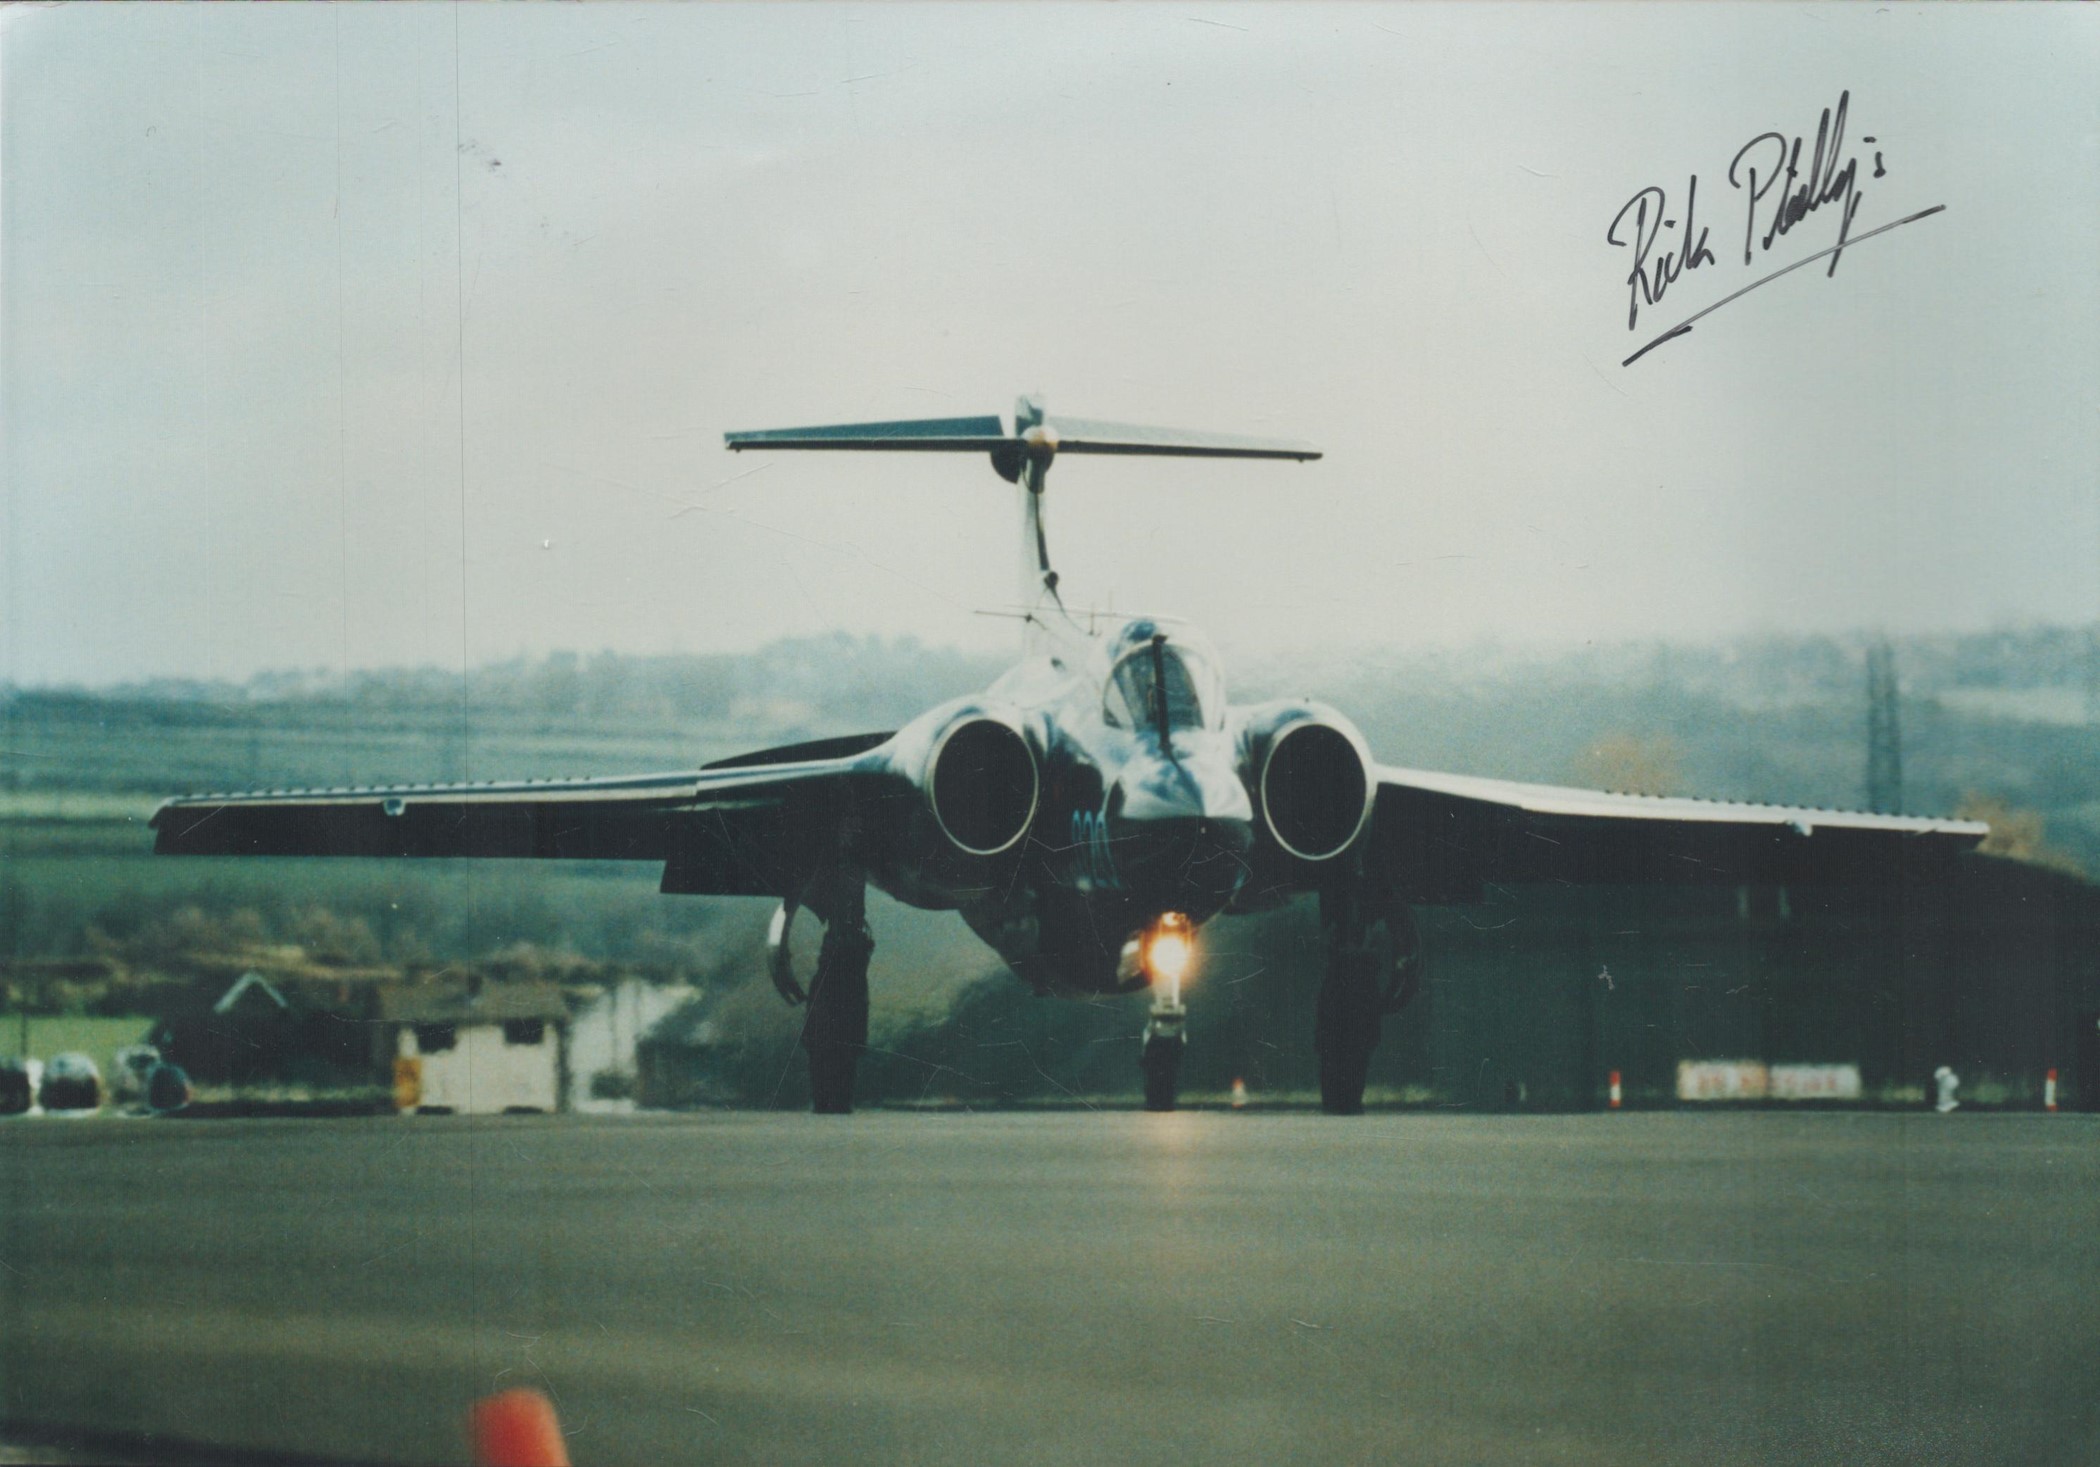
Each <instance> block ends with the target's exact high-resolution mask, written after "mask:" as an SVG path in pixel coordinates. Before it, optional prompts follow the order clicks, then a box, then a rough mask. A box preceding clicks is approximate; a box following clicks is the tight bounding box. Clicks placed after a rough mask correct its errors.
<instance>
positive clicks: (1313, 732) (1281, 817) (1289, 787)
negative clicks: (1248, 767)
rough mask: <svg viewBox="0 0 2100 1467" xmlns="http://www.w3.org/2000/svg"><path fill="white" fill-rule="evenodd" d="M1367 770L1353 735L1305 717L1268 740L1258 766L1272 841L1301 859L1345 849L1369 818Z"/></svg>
mask: <svg viewBox="0 0 2100 1467" xmlns="http://www.w3.org/2000/svg"><path fill="white" fill-rule="evenodd" d="M1374 793H1375V791H1374V790H1373V787H1372V782H1371V771H1370V769H1369V767H1368V765H1367V764H1366V763H1365V760H1364V755H1363V750H1362V748H1361V747H1360V746H1359V744H1358V742H1357V741H1356V740H1355V739H1352V738H1351V737H1350V736H1349V735H1348V734H1347V733H1346V732H1344V731H1343V730H1342V729H1340V728H1337V727H1335V726H1334V725H1333V724H1330V723H1322V722H1318V721H1316V720H1312V719H1307V720H1305V721H1303V722H1300V723H1294V724H1291V725H1289V726H1287V727H1286V728H1284V729H1283V730H1282V731H1280V732H1279V733H1277V735H1276V736H1275V737H1274V738H1273V739H1271V740H1270V742H1269V749H1268V755H1267V757H1266V758H1264V759H1263V760H1262V766H1261V786H1260V794H1261V816H1262V820H1263V822H1264V823H1265V824H1266V825H1267V826H1268V827H1269V833H1270V834H1271V835H1273V836H1274V837H1275V838H1276V843H1277V844H1278V845H1280V846H1282V847H1283V848H1284V850H1286V851H1288V852H1289V853H1290V854H1291V855H1293V856H1296V857H1298V858H1299V859H1300V860H1302V861H1325V860H1328V859H1330V858H1332V857H1334V856H1338V855H1340V854H1341V853H1342V852H1343V851H1346V850H1347V849H1349V847H1350V845H1351V844H1352V843H1353V842H1354V841H1355V840H1356V836H1357V832H1358V831H1360V830H1362V829H1363V827H1364V822H1365V821H1366V820H1367V819H1369V818H1370V814H1371V797H1372V795H1373V794H1374Z"/></svg>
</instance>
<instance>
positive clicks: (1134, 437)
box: [724, 397, 1320, 620]
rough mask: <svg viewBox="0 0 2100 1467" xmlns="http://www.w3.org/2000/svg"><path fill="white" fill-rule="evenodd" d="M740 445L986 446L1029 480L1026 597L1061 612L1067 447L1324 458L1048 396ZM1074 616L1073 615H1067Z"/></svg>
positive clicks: (1308, 448) (760, 436)
mask: <svg viewBox="0 0 2100 1467" xmlns="http://www.w3.org/2000/svg"><path fill="white" fill-rule="evenodd" d="M724 438H725V439H726V441H727V442H728V445H729V447H730V449H731V450H733V451H741V450H743V449H747V448H829V449H861V450H864V451H871V452H888V453H983V454H987V455H989V456H990V458H991V461H992V467H993V468H994V469H995V470H997V471H998V474H999V477H1000V478H1002V479H1004V480H1006V482H1007V483H1009V484H1016V485H1018V486H1020V488H1021V491H1022V493H1021V529H1022V547H1021V553H1022V598H1021V600H1022V605H1024V606H1027V607H1029V608H1031V614H1033V612H1034V611H1037V610H1041V609H1043V607H1044V603H1045V602H1046V601H1047V602H1049V603H1050V604H1051V605H1053V606H1055V607H1056V609H1057V610H1058V612H1059V613H1060V614H1062V613H1063V612H1064V603H1063V601H1062V600H1061V599H1059V597H1058V593H1057V572H1056V571H1055V570H1052V569H1051V567H1050V546H1049V541H1048V538H1047V536H1046V533H1045V530H1044V527H1043V491H1044V487H1045V484H1046V482H1047V480H1048V478H1049V474H1050V465H1051V464H1052V463H1053V462H1054V461H1055V460H1056V459H1057V458H1059V457H1060V456H1061V455H1065V454H1074V453H1116V454H1126V455H1142V456H1151V457H1157V458H1288V459H1298V460H1301V461H1303V460H1308V459H1316V458H1318V457H1319V456H1320V450H1319V449H1317V448H1314V447H1313V446H1312V445H1311V444H1309V443H1300V442H1297V441H1295V440H1292V439H1285V438H1248V437H1243V436H1241V435H1239V434H1233V433H1203V432H1196V431H1192V430H1190V429H1186V428H1148V427H1142V426H1140V425H1138V424H1135V423H1107V422H1102V421H1100V420H1099V419H1096V418H1067V417H1063V416H1058V417H1052V416H1051V415H1050V414H1049V413H1048V412H1047V411H1046V410H1045V409H1044V407H1043V403H1042V399H1040V398H1037V397H1023V398H1021V399H1020V400H1019V401H1018V402H1016V403H1015V404H1014V417H1013V425H1012V427H1011V429H1009V428H1008V427H1007V425H1006V424H1005V423H1003V422H1001V421H1000V420H999V419H998V418H996V417H989V416H987V417H981V418H909V419H904V420H902V421H899V422H892V423H834V424H827V425H824V426H821V427H814V428H763V429H760V430H758V431H756V432H749V433H729V434H725V435H724ZM1067 620H1069V618H1067Z"/></svg>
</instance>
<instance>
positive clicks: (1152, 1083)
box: [1138, 974, 1189, 1110]
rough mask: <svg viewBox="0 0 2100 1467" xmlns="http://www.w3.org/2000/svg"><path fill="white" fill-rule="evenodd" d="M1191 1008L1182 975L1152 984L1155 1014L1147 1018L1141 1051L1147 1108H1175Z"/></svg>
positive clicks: (1139, 1055)
mask: <svg viewBox="0 0 2100 1467" xmlns="http://www.w3.org/2000/svg"><path fill="white" fill-rule="evenodd" d="M1188 1016H1189V1011H1188V1008H1187V1006H1186V1005H1184V1004H1183V1003H1182V1001H1181V978H1180V975H1179V974H1176V975H1175V976H1174V977H1171V978H1167V977H1162V978H1160V979H1159V980H1157V981H1156V982H1155V983H1154V984H1153V985H1152V1014H1151V1017H1150V1018H1148V1019H1147V1020H1146V1021H1145V1043H1144V1047H1143V1048H1142V1049H1140V1050H1139V1051H1138V1068H1139V1069H1140V1070H1142V1071H1143V1072H1144V1075H1145V1109H1146V1110H1172V1109H1174V1100H1175V1092H1176V1089H1177V1087H1178V1086H1179V1084H1180V1081H1181V1052H1182V1050H1183V1049H1185V1048H1186V1047H1187V1044H1188V1040H1187V1038H1186V1036H1184V1035H1183V1033H1182V1028H1183V1025H1184V1024H1185V1023H1186V1022H1187V1020H1188Z"/></svg>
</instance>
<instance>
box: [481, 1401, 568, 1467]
mask: <svg viewBox="0 0 2100 1467" xmlns="http://www.w3.org/2000/svg"><path fill="white" fill-rule="evenodd" d="M467 1434H468V1435H469V1436H471V1437H472V1438H473V1439H474V1467H569V1447H568V1443H566V1442H564V1441H563V1440H562V1439H561V1422H560V1421H558V1420H556V1419H555V1415H554V1403H553V1402H551V1401H549V1400H548V1399H547V1398H546V1397H545V1396H543V1395H541V1394H540V1393H539V1392H538V1391H528V1390H523V1389H520V1390H514V1391H504V1392H502V1393H501V1394H500V1395H494V1396H484V1397H483V1398H482V1399H481V1400H478V1401H476V1402H475V1403H474V1409H473V1410H471V1411H469V1412H468V1413H467Z"/></svg>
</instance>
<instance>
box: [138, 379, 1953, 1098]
mask: <svg viewBox="0 0 2100 1467" xmlns="http://www.w3.org/2000/svg"><path fill="white" fill-rule="evenodd" d="M727 443H728V447H729V448H730V449H732V450H737V451H753V450H757V451H783V450H799V449H814V450H833V451H884V452H937V453H973V454H984V455H986V456H988V457H989V458H990V460H991V463H992V467H993V468H994V469H995V470H996V471H997V472H998V474H999V476H1000V477H1001V478H1002V479H1004V480H1006V481H1007V482H1008V483H1010V484H1014V485H1016V486H1017V487H1018V490H1019V499H1020V503H1021V507H1022V519H1023V527H1024V545H1025V547H1026V548H1025V557H1026V563H1027V576H1028V579H1029V582H1030V584H1029V586H1028V589H1027V600H1026V602H1025V605H1026V608H1027V609H1026V613H1025V622H1026V634H1025V635H1026V648H1025V655H1024V656H1023V658H1022V660H1021V661H1020V663H1019V664H1018V665H1017V666H1016V667H1014V668H1013V669H1012V670H1011V671H1010V672H1008V673H1007V674H1005V675H1004V676H1003V677H1001V678H1000V679H999V680H998V681H997V682H995V683H994V684H993V685H992V686H991V687H990V688H989V689H987V690H986V691H985V692H984V693H982V694H979V695H977V696H973V697H966V698H960V699H957V700H955V701H954V702H950V703H945V704H942V705H941V706H940V707H937V708H934V709H931V710H929V711H928V712H926V713H924V714H922V715H921V716H920V717H918V718H917V719H915V720H913V721H912V722H911V723H909V724H907V725H906V726H905V727H903V728H901V729H898V730H896V731H894V732H883V733H865V734H853V735H847V736H844V737H839V738H830V739H822V740H818V741H816V742H813V743H804V744H796V745H793V746H790V747H786V748H776V749H766V750H762V751H759V752H757V753H751V754H744V755H741V756H738V757H736V758H731V759H722V760H718V761H716V762H715V763H713V764H709V765H706V766H705V767H703V768H701V769H698V770H693V771H688V772H683V773H676V774H661V775H649V776H638V777H627V778H608V779H587V780H528V781H524V782H515V783H494V784H474V785H405V786H397V787H389V788H373V789H325V790H267V791H259V792H251V793H245V794H213V795H194V796H189V797H185V798H182V799H176V800H170V801H169V802H167V803H166V804H164V805H163V806H161V808H160V809H159V810H158V811H157V812H156V813H155V814H154V817H153V826H154V829H155V831H156V832H157V835H156V842H155V846H154V849H155V850H156V851H158V852H161V853H163V854H170V855H254V856H396V857H400V856H468V857H543V858H550V859H559V860H577V859H589V860H618V861H649V862H652V863H654V862H660V863H662V868H663V878H662V890H664V891H665V892H671V893H699V894H707V895H714V896H754V897H768V898H771V899H772V900H774V901H776V902H777V903H778V904H779V906H778V908H777V910H776V912H775V914H774V917H773V923H772V930H771V935H770V943H769V964H770V967H771V974H772V978H773V981H774V984H775V986H776V987H778V989H779V990H780V993H781V995H782V996H783V997H784V998H785V999H786V1000H787V1001H788V1002H790V1003H793V1004H805V1005H807V1014H806V1016H805V1019H804V1023H803V1028H802V1036H801V1042H802V1046H803V1048H804V1049H805V1050H806V1051H807V1054H808V1061H809V1073H810V1088H811V1094H812V1101H813V1106H814V1108H815V1109H816V1110H817V1111H819V1112H833V1113H836V1112H845V1111H849V1110H851V1109H852V1104H853V1082H854V1070H855V1065H856V1062H857V1060H858V1057H859V1055H860V1054H861V1053H862V1052H863V1051H864V1049H865V1047H866V1043H867V1035H868V969H869V964H870V958H871V956H872V954H873V951H874V941H873V938H872V936H871V935H870V933H869V930H868V922H867V915H866V893H867V888H868V886H869V885H870V884H871V883H872V884H873V885H875V886H877V887H879V888H881V889H882V890H883V891H885V892H887V893H889V894H890V895H891V896H893V897H895V898H896V899H897V900H899V901H902V902H906V903H908V904H910V905H913V906H917V907H924V908H932V909H938V910H953V911H956V912H958V913H960V914H961V916H962V919H963V921H964V922H966V923H967V924H968V925H969V927H970V929H971V930H972V931H973V932H975V933H976V934H977V936H978V937H980V938H981V939H983V941H984V942H985V943H987V944H988V945H989V946H990V947H991V948H992V949H993V951H995V952H997V953H998V954H999V956H1000V957H1001V958H1002V959H1003V960H1004V961H1005V962H1006V963H1007V965H1008V966H1009V967H1011V968H1012V970H1013V971H1014V973H1016V974H1017V975H1018V976H1019V977H1020V978H1021V979H1022V980H1023V981H1024V982H1026V983H1028V984H1029V985H1030V986H1032V987H1033V988H1034V989H1035V990H1036V991H1037V992H1038V993H1043V994H1066V995H1085V994H1104V993H1122V992H1130V991H1135V990H1137V989H1140V988H1146V987H1149V988H1150V989H1151V990H1152V995H1153V997H1152V1003H1151V1011H1150V1017H1149V1019H1148V1021H1147V1023H1146V1025H1145V1028H1144V1032H1143V1034H1142V1036H1141V1039H1140V1042H1139V1044H1138V1054H1139V1065H1140V1069H1141V1071H1142V1075H1143V1081H1144V1095H1145V1103H1146V1105H1147V1107H1148V1108H1151V1109H1155V1110H1166V1109H1172V1108H1173V1106H1174V1104H1175V1099H1176V1080H1177V1076H1178V1073H1179V1067H1180V1061H1181V1055H1182V1050H1183V1045H1184V1037H1183V1032H1182V1030H1183V1019H1184V1016H1185V1013H1186V1009H1185V1007H1184V1004H1183V993H1182V989H1183V983H1184V980H1185V979H1186V978H1187V977H1188V976H1189V974H1190V972H1191V970H1192V968H1193V965H1194V964H1195V962H1196V961H1197V949H1198V944H1199V942H1200V940H1201V933H1202V930H1203V928H1204V926H1205V924H1207V923H1209V922H1211V921H1212V920H1213V919H1215V918H1218V917H1221V916H1230V915H1233V914H1237V913H1244V912H1250V911H1255V910H1259V909H1262V908H1265V907H1273V906H1276V905H1278V904H1280V903H1282V902H1285V901H1287V900H1289V899H1290V898H1291V897H1293V896H1295V895H1299V894H1311V895H1313V896H1315V897H1316V898H1317V900H1318V902H1319V911H1320V921H1321V926H1322V930H1323V934H1324V944H1325V955H1324V957H1325V972H1324V974H1323V976H1322V981H1321V988H1320V994H1319V1002H1318V1005H1317V1010H1316V1018H1315V1024H1314V1034H1313V1044H1314V1049H1315V1051H1316V1054H1317V1058H1318V1068H1319V1077H1320V1097H1321V1104H1322V1106H1323V1108H1324V1109H1326V1110H1327V1111H1329V1112H1332V1113H1336V1114H1354V1113H1357V1112H1359V1111H1361V1110H1362V1108H1363V1094H1364V1085H1365V1078H1366V1073H1367V1070H1368V1067H1369V1065H1370V1061H1371V1056H1372V1052H1373V1050H1374V1049H1375V1047H1376V1046H1377V1043H1378V1040H1379V1036H1380V1031H1381V1028H1382V1025H1383V1023H1384V1021H1385V1019H1386V1018H1387V1017H1388V1016H1390V1015H1392V1014H1394V1013H1396V1012H1397V1011H1398V1010H1399V1009H1400V1008H1401V1007H1403V1006H1404V1005H1405V1004H1406V1003H1407V1001H1408V999H1409V998H1410V997H1411V996H1412V995H1413V993H1414V992H1415V990H1416V988H1417V986H1418V983H1419V978H1420V969H1421V955H1420V944H1419V942H1418V940H1417V937H1416V933H1415V928H1414V923H1413V920H1412V918H1411V915H1410V913H1411V910H1412V908H1413V907H1414V906H1416V905H1422V904H1439V903H1465V902H1472V901H1477V900H1479V899H1480V897H1481V895H1482V891H1483V888H1484V887H1485V886H1486V885H1487V884H1488V883H1490V882H1495V883H1514V882H1594V883H1607V882H1608V883H1619V884H1626V883H1680V882H1728V883H1732V884H1743V883H1768V884H1786V883H1807V882H1816V881H1863V880H1873V879H1877V878H1881V877H1887V876H1890V875H1895V876H1898V877H1901V876H1904V875H1909V874H1916V873H1919V872H1921V871H1929V870H1930V869H1931V868H1932V867H1934V866H1935V865H1937V864H1940V863H1944V862H1946V861H1948V860H1950V859H1951V858H1952V857H1953V856H1954V855H1955V854H1956V853H1958V852H1959V851H1961V850H1963V849H1966V848H1967V847H1969V846H1972V845H1974V844H1976V842H1977V841H1979V840H1980V839H1981V838H1982V837H1983V836H1984V835H1985V834H1986V833H1987V830H1988V827H1986V826H1984V825H1981V824H1977V823H1974V822H1968V821H1958V820H1933V819H1915V818H1909V817H1900V816H1890V815H1869V814H1855V813H1849V812H1838V811H1831V810H1812V809H1796V808H1788V807H1780V806H1771V805H1754V804H1731V803H1722V802H1713V801H1706V800H1695V799H1663V798H1651V797H1646V796H1639V795H1617V794H1606V793H1600V792H1594V791H1589V790H1577V789H1560V788H1554V787H1549V786H1543V785H1531V784H1517V783H1511V782H1507V781H1503V780H1496V779H1483V778H1477V777H1472V776H1467V775H1458V774H1438V773H1430V772H1426V771H1422V770H1415V769H1406V768H1399V767H1395V766H1391V765H1385V764H1380V763H1378V762H1376V761H1375V760H1374V759H1373V757H1372V755H1371V751H1370V749H1369V748H1368V747H1367V745H1366V743H1365V741H1364V738H1363V736H1362V735H1361V734H1360V733H1359V732H1358V731H1357V729H1356V727H1355V725H1353V724H1352V723H1350V721H1349V720H1348V719H1347V718H1346V717H1344V716H1343V715H1342V714H1341V713H1340V712H1338V711H1336V710H1335V709H1333V708H1330V707H1328V706H1327V705H1325V704H1323V703H1317V702H1310V701H1303V700H1295V699H1293V700H1285V701H1278V702H1268V703H1260V704H1255V705H1252V706H1246V707H1235V706H1233V705H1232V704H1230V703H1229V702H1228V701H1227V699H1226V692H1225V679H1224V675H1223V673H1222V671H1221V669H1220V664H1219V661H1218V657H1217V654H1216V653H1215V652H1214V651H1213V650H1212V648H1211V645H1210V644H1209V642H1207V641H1206V640H1205V639H1204V638H1203V637H1202V636H1201V635H1200V634H1199V633H1198V632H1196V631H1195V630H1194V629H1193V628H1191V627H1188V626H1185V625H1183V624H1181V623H1179V622H1176V621H1172V620H1169V619H1167V618H1164V617H1131V618H1127V619H1122V620H1119V621H1117V623H1116V624H1115V625H1114V626H1112V627H1109V628H1107V629H1106V630H1103V631H1099V632H1096V631H1092V630H1089V629H1088V628H1086V627H1083V626H1082V625H1081V623H1080V621H1079V619H1078V618H1076V617H1074V616H1072V615H1068V614H1067V612H1066V610H1065V607H1064V604H1063V601H1062V599H1061V596H1060V593H1059V587H1058V578H1057V574H1056V572H1055V571H1053V570H1052V569H1051V567H1050V555H1049V549H1048V545H1047V541H1046V538H1045V534H1044V514H1043V505H1044V494H1045V488H1046V483H1047V477H1048V474H1049V471H1050V468H1051V466H1052V464H1053V463H1055V462H1056V461H1057V460H1058V459H1060V458H1064V457H1068V456H1073V455H1087V454H1133V455H1167V456H1180V457H1211V458H1261V459H1285V460H1300V461H1304V460H1312V459H1317V458H1319V457H1320V454H1319V451H1318V450H1317V449H1314V448H1312V447H1310V446H1309V445H1306V444H1303V443H1295V442H1287V441H1281V440H1272V439H1260V438H1245V437H1236V436H1227V435H1223V434H1212V433H1194V432H1185V431H1180V430H1174V429H1160V428H1143V427H1135V426H1131V425H1127V424H1118V423H1105V422H1096V421H1092V420H1086V419H1078V418H1066V417H1052V416H1050V415H1049V414H1048V413H1047V412H1045V410H1044V408H1043V406H1042V404H1041V403H1040V402H1039V401H1036V400H1034V399H1031V398H1022V399H1021V400H1020V402H1019V404H1018V405H1017V406H1016V409H1015V413H1014V419H1013V421H1012V423H1011V425H1009V424H1007V423H1005V422H1002V421H1001V420H1000V419H999V418H998V417H993V416H986V417H973V418H940V419H922V420H913V421H907V422H884V423H853V424H840V425H832V426H825V427H814V428H791V429H774V430H766V431H761V432H748V433H731V434H729V435H727ZM803 912H807V913H809V914H810V915H811V916H813V917H814V918H815V919H816V920H818V921H819V922H821V923H822V924H823V928H824V931H823V936H822V940H821V946H820V948H819V951H818V955H817V958H816V962H815V964H814V967H813V970H812V972H811V974H810V976H809V981H808V982H807V983H806V984H805V983H804V982H803V981H802V980H801V978H800V976H799V975H798V974H797V973H796V972H795V971H794V963H793V961H792V958H791V948H790V944H789V936H790V932H791V929H792V926H793V923H794V921H795V919H796V917H797V915H798V914H800V913H803Z"/></svg>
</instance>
